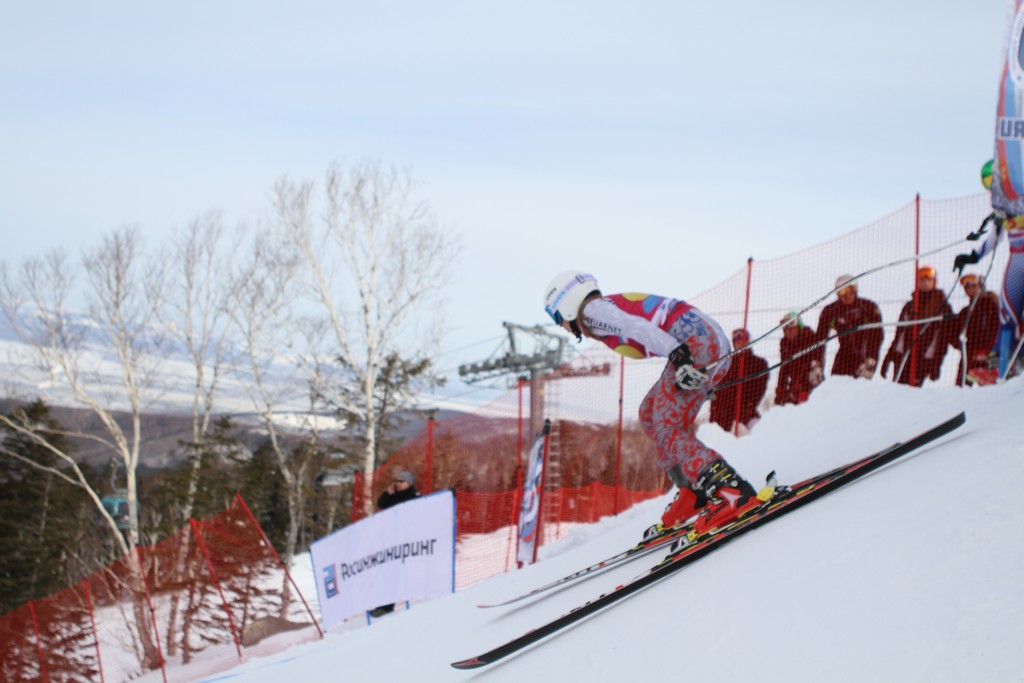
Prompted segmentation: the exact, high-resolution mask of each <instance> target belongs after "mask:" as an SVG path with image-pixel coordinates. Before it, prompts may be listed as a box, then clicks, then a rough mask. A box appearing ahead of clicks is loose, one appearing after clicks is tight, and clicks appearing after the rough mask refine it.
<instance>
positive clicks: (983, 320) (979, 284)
mask: <svg viewBox="0 0 1024 683" xmlns="http://www.w3.org/2000/svg"><path fill="white" fill-rule="evenodd" d="M960 285H961V286H962V287H963V288H964V294H966V295H967V305H966V306H964V307H963V308H962V309H961V310H960V312H959V313H957V314H956V321H955V323H954V325H953V331H954V333H955V334H956V337H954V338H953V339H951V340H950V344H951V345H952V346H953V348H955V349H959V351H960V356H961V362H960V365H959V367H958V370H957V374H956V383H957V385H958V386H963V385H964V368H965V367H966V368H967V379H968V381H970V380H971V379H972V376H973V377H975V378H979V380H980V383H990V382H986V381H985V380H981V379H980V378H983V377H985V376H986V375H995V374H996V369H995V368H994V367H993V368H989V353H990V352H991V351H992V349H993V347H994V346H995V343H996V337H997V336H998V334H999V297H998V295H996V293H995V292H990V291H988V290H987V289H985V278H984V277H983V276H981V275H974V274H967V275H964V276H963V277H962V278H960ZM964 340H966V341H967V349H966V351H965V350H964V344H963V341H964ZM989 379H991V380H993V381H994V377H990V378H989ZM979 380H975V381H979Z"/></svg>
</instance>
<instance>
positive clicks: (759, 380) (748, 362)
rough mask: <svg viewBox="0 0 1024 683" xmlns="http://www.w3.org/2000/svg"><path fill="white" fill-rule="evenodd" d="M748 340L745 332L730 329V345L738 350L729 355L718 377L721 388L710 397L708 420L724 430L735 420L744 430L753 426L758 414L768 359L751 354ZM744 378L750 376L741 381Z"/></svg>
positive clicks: (764, 386)
mask: <svg viewBox="0 0 1024 683" xmlns="http://www.w3.org/2000/svg"><path fill="white" fill-rule="evenodd" d="M749 343H750V333H749V332H747V331H746V330H742V329H740V330H733V332H732V345H733V347H734V348H736V349H738V350H739V351H738V353H736V354H735V355H734V356H733V358H732V365H730V366H729V372H728V373H727V374H726V375H725V378H724V379H723V380H722V388H721V389H719V390H718V391H716V392H715V395H714V396H713V397H712V399H711V421H712V422H716V423H718V425H719V426H721V427H722V429H724V430H726V431H729V430H731V429H732V428H733V425H734V424H735V423H736V422H737V421H738V422H739V424H741V425H743V426H744V427H745V428H746V429H750V428H751V427H753V426H754V424H755V423H756V422H757V421H758V419H760V417H761V413H759V412H758V411H757V406H758V404H759V403H761V399H763V398H764V395H765V393H766V392H767V391H768V361H766V360H765V359H764V358H761V357H760V356H755V355H754V351H753V350H752V349H751V348H750V347H749V346H747V345H748V344H749ZM745 377H749V378H750V379H747V380H746V381H743V379H744V378H745ZM737 403H738V404H739V408H738V412H737Z"/></svg>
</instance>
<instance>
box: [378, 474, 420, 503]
mask: <svg viewBox="0 0 1024 683" xmlns="http://www.w3.org/2000/svg"><path fill="white" fill-rule="evenodd" d="M419 495H420V494H419V492H418V491H417V490H416V477H415V476H414V475H413V473H412V472H407V471H405V470H402V471H401V472H399V473H398V474H396V475H395V480H394V481H393V482H391V483H390V484H389V485H388V487H387V488H386V489H384V492H383V493H381V494H380V496H379V497H378V498H377V509H378V510H387V509H388V508H389V507H393V506H395V505H398V504H399V503H404V502H405V501H407V500H412V499H413V498H416V497H417V496H419Z"/></svg>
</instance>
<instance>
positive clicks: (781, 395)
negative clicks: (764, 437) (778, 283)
mask: <svg viewBox="0 0 1024 683" xmlns="http://www.w3.org/2000/svg"><path fill="white" fill-rule="evenodd" d="M779 323H781V324H782V326H783V327H782V340H781V341H780V342H779V357H780V358H781V359H782V367H780V368H779V383H778V384H777V385H776V387H775V404H776V405H785V404H787V403H791V404H793V405H797V404H799V403H803V402H804V401H806V400H807V397H808V396H809V395H810V393H811V391H812V390H813V389H814V387H816V386H818V385H819V384H821V380H822V374H823V373H822V368H823V366H824V365H825V345H824V344H820V345H818V346H817V347H815V344H816V343H817V342H816V341H815V339H816V337H815V334H814V329H812V328H810V327H807V326H806V325H804V321H803V320H801V319H800V316H799V315H798V314H797V313H787V314H786V315H785V316H783V318H782V320H780V321H779ZM812 347H814V348H812ZM808 349H810V350H808ZM802 351H807V352H806V353H801V352H802Z"/></svg>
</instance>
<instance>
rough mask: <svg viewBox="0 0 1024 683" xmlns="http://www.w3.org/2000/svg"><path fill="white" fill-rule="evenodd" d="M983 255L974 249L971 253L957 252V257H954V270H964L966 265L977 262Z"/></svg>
mask: <svg viewBox="0 0 1024 683" xmlns="http://www.w3.org/2000/svg"><path fill="white" fill-rule="evenodd" d="M980 258H981V257H980V256H978V254H977V252H974V251H972V252H971V253H970V254H957V256H956V258H955V259H953V270H955V271H956V272H958V273H959V272H962V271H963V269H964V266H968V265H971V264H974V263H977V262H978V260H979V259H980Z"/></svg>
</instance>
